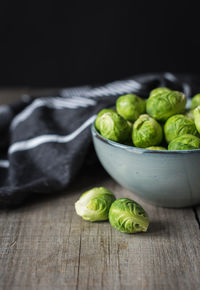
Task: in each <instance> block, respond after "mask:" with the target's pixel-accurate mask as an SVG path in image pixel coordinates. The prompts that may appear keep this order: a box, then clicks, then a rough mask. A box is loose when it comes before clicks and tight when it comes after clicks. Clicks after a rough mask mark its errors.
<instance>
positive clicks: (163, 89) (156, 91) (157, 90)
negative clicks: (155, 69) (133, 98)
mask: <svg viewBox="0 0 200 290" xmlns="http://www.w3.org/2000/svg"><path fill="white" fill-rule="evenodd" d="M170 91H171V90H170V89H168V88H165V87H161V88H156V89H153V90H152V91H151V92H150V95H149V96H150V97H152V96H154V95H158V94H162V93H163V92H170Z"/></svg>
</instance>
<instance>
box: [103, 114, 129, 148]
mask: <svg viewBox="0 0 200 290" xmlns="http://www.w3.org/2000/svg"><path fill="white" fill-rule="evenodd" d="M98 124H99V132H100V134H101V135H102V136H103V137H105V138H107V139H109V140H112V141H116V142H119V143H124V142H127V141H128V140H129V139H130V136H131V126H130V125H129V124H128V122H127V121H126V120H125V119H124V118H123V117H121V116H120V115H119V114H117V113H116V112H108V113H104V114H103V115H102V116H101V117H100V119H99V123H98Z"/></svg>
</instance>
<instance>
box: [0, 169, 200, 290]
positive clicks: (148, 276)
mask: <svg viewBox="0 0 200 290" xmlns="http://www.w3.org/2000/svg"><path fill="white" fill-rule="evenodd" d="M88 174H89V175H87V174H85V175H82V176H79V177H78V180H79V182H76V183H75V184H73V185H72V186H71V187H70V188H69V189H68V192H66V194H63V195H58V196H57V197H49V198H47V197H39V198H37V199H34V200H32V201H31V202H30V203H28V204H27V205H26V206H24V207H21V208H20V209H17V210H13V211H2V212H1V219H0V228H1V234H0V240H1V248H0V249H1V251H0V254H1V255H0V259H1V260H0V273H1V279H0V285H1V287H2V289H81V290H82V289H94V290H95V289H154V290H156V289H159V290H160V289H167V290H168V289H199V285H200V275H199V274H200V273H199V266H200V264H199V254H200V231H199V227H198V224H197V222H196V220H195V218H194V212H193V211H192V209H180V210H174V209H171V210H170V209H162V208H156V207H154V206H151V205H147V204H145V203H144V202H142V201H140V203H141V204H142V205H143V206H144V208H145V209H146V210H147V212H148V213H149V215H150V218H151V226H150V228H149V231H148V233H143V234H137V235H125V234H121V233H119V232H118V231H116V230H114V229H113V228H111V227H110V225H109V223H107V222H102V223H89V222H85V221H83V220H82V219H81V218H79V217H78V216H77V215H76V213H75V211H74V202H75V201H76V200H77V198H78V197H79V195H80V194H81V192H83V191H85V190H87V189H88V188H90V187H93V186H98V185H103V186H107V187H109V188H110V189H111V190H113V191H114V192H115V193H116V195H117V196H118V197H119V196H127V197H132V198H133V195H132V193H130V192H129V191H127V190H125V189H123V188H122V187H121V186H119V185H117V184H116V183H115V182H114V181H112V180H111V179H110V178H109V177H108V176H107V175H106V174H105V173H104V172H103V170H100V171H96V172H94V171H93V173H91V172H88ZM134 198H135V199H137V198H136V197H134ZM137 200H138V199H137Z"/></svg>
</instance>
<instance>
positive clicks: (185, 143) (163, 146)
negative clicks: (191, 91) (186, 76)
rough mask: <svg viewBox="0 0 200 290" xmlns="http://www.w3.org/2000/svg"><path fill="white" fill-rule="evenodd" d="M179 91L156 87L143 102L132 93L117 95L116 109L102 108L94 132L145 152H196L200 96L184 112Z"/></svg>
mask: <svg viewBox="0 0 200 290" xmlns="http://www.w3.org/2000/svg"><path fill="white" fill-rule="evenodd" d="M185 106H186V97H185V95H184V94H183V93H182V92H179V91H174V90H170V89H169V88H156V89H154V90H152V91H151V92H150V94H149V97H148V98H147V99H146V100H144V99H142V98H140V97H139V96H136V95H134V94H127V95H124V96H120V97H119V98H118V99H117V101H116V110H114V109H104V110H101V111H100V112H99V114H98V115H97V118H96V122H95V127H96V130H97V131H98V132H99V133H100V134H101V135H102V136H103V137H105V138H107V139H109V140H112V141H115V142H118V143H121V144H125V145H129V146H135V147H138V148H145V149H148V150H167V149H168V150H173V151H174V150H194V149H200V135H199V134H200V93H199V94H196V95H195V96H194V97H193V98H192V102H191V108H190V109H186V108H185Z"/></svg>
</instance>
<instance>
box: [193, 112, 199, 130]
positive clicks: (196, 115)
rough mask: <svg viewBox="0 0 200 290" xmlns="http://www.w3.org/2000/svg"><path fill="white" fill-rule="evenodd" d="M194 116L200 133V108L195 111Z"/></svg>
mask: <svg viewBox="0 0 200 290" xmlns="http://www.w3.org/2000/svg"><path fill="white" fill-rule="evenodd" d="M193 116H194V123H195V126H196V128H197V130H198V132H199V133H200V106H198V107H196V108H195V109H194V110H193Z"/></svg>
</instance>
